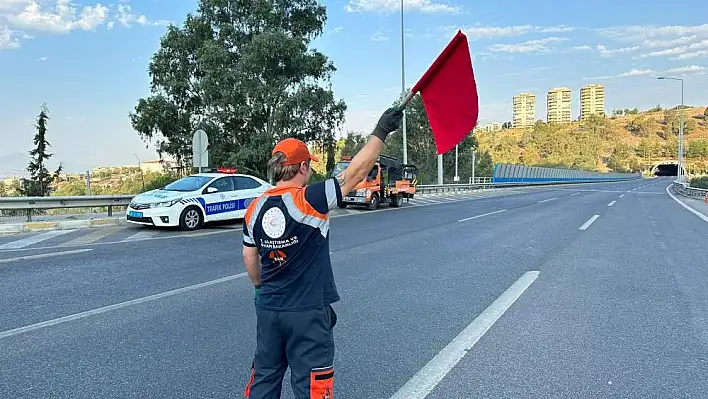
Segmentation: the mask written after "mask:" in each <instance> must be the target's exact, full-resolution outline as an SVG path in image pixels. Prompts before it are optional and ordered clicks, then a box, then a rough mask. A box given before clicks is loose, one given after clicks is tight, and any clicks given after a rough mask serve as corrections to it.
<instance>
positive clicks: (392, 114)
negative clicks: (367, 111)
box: [371, 107, 403, 142]
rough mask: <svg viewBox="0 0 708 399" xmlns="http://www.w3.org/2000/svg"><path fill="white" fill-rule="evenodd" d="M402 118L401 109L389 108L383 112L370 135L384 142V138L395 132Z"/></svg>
mask: <svg viewBox="0 0 708 399" xmlns="http://www.w3.org/2000/svg"><path fill="white" fill-rule="evenodd" d="M402 118H403V109H402V108H397V107H396V108H389V109H387V110H386V111H384V113H383V115H381V117H380V118H379V121H378V123H376V128H375V129H374V132H373V133H371V134H372V135H373V136H376V137H378V138H380V139H381V141H383V142H386V137H388V135H389V134H390V133H391V132H395V131H396V129H398V127H399V126H400V125H401V119H402Z"/></svg>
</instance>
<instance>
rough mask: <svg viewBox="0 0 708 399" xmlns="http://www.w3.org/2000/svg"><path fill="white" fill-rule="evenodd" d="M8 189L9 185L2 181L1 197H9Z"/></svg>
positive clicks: (0, 185)
mask: <svg viewBox="0 0 708 399" xmlns="http://www.w3.org/2000/svg"><path fill="white" fill-rule="evenodd" d="M8 191H9V190H8V187H7V186H6V185H5V183H4V182H2V181H0V197H7V196H8Z"/></svg>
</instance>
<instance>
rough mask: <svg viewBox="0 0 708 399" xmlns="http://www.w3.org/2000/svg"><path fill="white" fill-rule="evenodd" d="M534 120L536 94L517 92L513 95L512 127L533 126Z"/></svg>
mask: <svg viewBox="0 0 708 399" xmlns="http://www.w3.org/2000/svg"><path fill="white" fill-rule="evenodd" d="M535 121H536V95H535V94H533V93H519V94H517V95H515V96H514V121H513V126H514V127H528V126H533V124H534V122H535Z"/></svg>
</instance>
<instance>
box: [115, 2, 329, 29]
mask: <svg viewBox="0 0 708 399" xmlns="http://www.w3.org/2000/svg"><path fill="white" fill-rule="evenodd" d="M115 19H116V21H117V22H118V23H120V24H121V25H123V26H125V27H126V28H130V27H131V26H132V24H138V25H169V21H164V20H157V21H151V20H149V19H148V18H147V17H146V16H145V15H143V14H139V13H136V12H134V11H133V9H132V8H131V7H130V6H129V5H127V4H118V16H117V17H116V18H115ZM114 25H115V24H114V21H111V22H109V23H108V29H111V28H113V26H114ZM339 29H340V30H341V27H340V28H339Z"/></svg>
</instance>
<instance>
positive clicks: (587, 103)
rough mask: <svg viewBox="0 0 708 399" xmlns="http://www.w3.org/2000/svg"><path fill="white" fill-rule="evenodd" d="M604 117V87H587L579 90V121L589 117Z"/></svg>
mask: <svg viewBox="0 0 708 399" xmlns="http://www.w3.org/2000/svg"><path fill="white" fill-rule="evenodd" d="M593 114H595V115H600V116H605V86H603V85H587V86H585V87H583V88H581V89H580V119H587V118H588V117H589V116H590V115H593Z"/></svg>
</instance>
